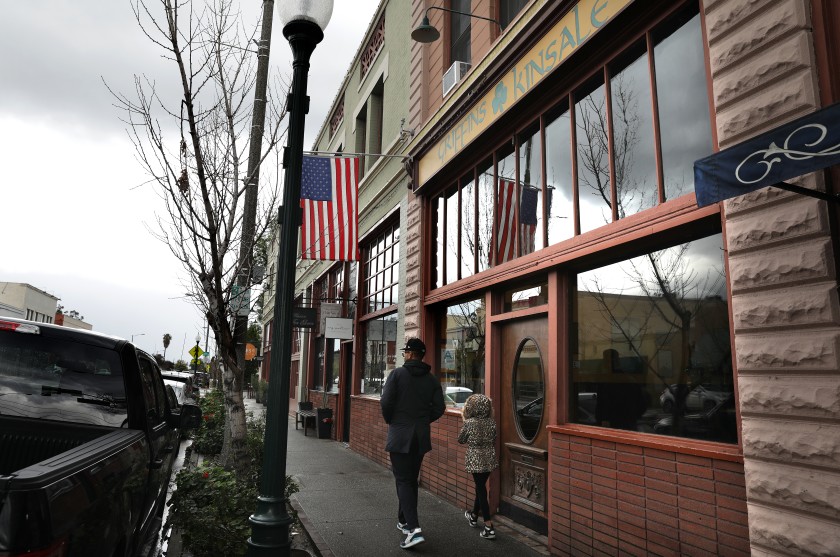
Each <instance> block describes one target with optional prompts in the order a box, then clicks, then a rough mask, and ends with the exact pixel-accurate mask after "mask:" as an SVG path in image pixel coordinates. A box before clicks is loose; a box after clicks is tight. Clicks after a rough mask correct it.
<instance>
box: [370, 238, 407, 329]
mask: <svg viewBox="0 0 840 557" xmlns="http://www.w3.org/2000/svg"><path fill="white" fill-rule="evenodd" d="M399 256H400V228H399V225H398V224H394V225H392V226H390V227H388V228H387V229H386V230H385V231H384V232H383V233H382V234H380V235H378V236H377V237H376V238H374V239H373V240H371V242H370V243H369V244H368V246H367V249H366V250H364V257H365V262H364V265H365V267H364V269H365V276H364V281H365V282H364V293H363V303H362V311H363V312H364V313H373V312H375V311H379V310H381V309H384V308H387V307H388V306H391V305H393V304H396V303H397V288H398V282H399V279H400V257H399Z"/></svg>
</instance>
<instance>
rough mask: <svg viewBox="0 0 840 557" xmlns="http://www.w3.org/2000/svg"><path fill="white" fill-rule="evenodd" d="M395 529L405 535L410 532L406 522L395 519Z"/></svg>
mask: <svg viewBox="0 0 840 557" xmlns="http://www.w3.org/2000/svg"><path fill="white" fill-rule="evenodd" d="M397 530H399V531H400V532H402V533H403V534H405V535H406V536H407V535H409V534H410V533H411V530H409V529H408V524H407V523H405V522H400V521H399V520H398V521H397Z"/></svg>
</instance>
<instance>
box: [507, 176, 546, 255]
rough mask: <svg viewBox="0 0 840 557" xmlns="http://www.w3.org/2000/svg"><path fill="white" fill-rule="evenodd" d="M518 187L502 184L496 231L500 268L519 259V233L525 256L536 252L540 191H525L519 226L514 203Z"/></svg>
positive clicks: (522, 197)
mask: <svg viewBox="0 0 840 557" xmlns="http://www.w3.org/2000/svg"><path fill="white" fill-rule="evenodd" d="M515 194H516V183H515V182H513V181H512V180H499V203H498V212H497V227H496V233H497V236H496V248H497V249H496V264H497V265H498V264H500V263H505V262H506V261H510V260H511V259H513V258H514V257H516V251H515V250H516V233H515V231H517V230H518V232H519V245H520V246H521V252H522V255H525V254H527V253H532V252H533V251H534V250H535V249H536V245H535V244H536V234H537V201H538V199H539V190H538V189H536V188H531V187H524V188H522V191H521V194H520V200H519V226H517V225H516V214H515V213H514V210H513V208H514V206H515V205H514V203H515V202H516V195H515Z"/></svg>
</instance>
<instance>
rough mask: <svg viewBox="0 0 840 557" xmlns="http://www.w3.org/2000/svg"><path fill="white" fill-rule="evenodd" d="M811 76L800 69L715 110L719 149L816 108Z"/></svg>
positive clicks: (812, 77) (814, 86)
mask: <svg viewBox="0 0 840 557" xmlns="http://www.w3.org/2000/svg"><path fill="white" fill-rule="evenodd" d="M816 101H817V95H816V83H815V81H814V76H813V75H812V74H810V73H808V72H802V73H799V74H797V75H793V76H790V77H789V78H788V79H785V80H783V81H778V82H776V83H773V84H772V85H771V86H769V87H766V88H764V89H763V90H761V92H760V93H756V94H754V95H753V96H752V97H750V101H749V102H736V103H734V104H731V105H729V106H728V107H726V108H724V109H722V110H720V111H718V113H717V123H718V139H719V143H720V147H721V149H724V148H726V147H729V146H730V145H733V144H735V143H740V142H741V141H744V140H745V139H748V138H750V137H753V136H756V135H759V134H761V133H763V132H765V131H769V130H772V129H774V128H776V127H778V126H779V125H781V124H783V123H785V122H788V121H790V120H794V119H796V118H798V117H800V116H803V115H805V114H808V113H811V112H813V111H814V110H815V109H816V106H817V105H816Z"/></svg>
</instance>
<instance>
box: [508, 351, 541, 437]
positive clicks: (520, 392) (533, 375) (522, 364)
mask: <svg viewBox="0 0 840 557" xmlns="http://www.w3.org/2000/svg"><path fill="white" fill-rule="evenodd" d="M544 402H545V378H544V375H543V367H542V357H541V356H540V349H539V347H538V346H537V343H536V342H534V339H531V338H528V339H525V340H524V341H523V342H522V344H520V346H519V351H518V352H517V354H516V362H515V363H514V368H513V403H514V408H515V411H516V427H517V429H518V430H519V435H520V436H521V437H522V440H523V441H525V442H526V443H530V442H531V441H533V440H534V438H535V437H536V436H537V434H538V433H539V428H540V422H542V416H543V409H544V408H545V404H544Z"/></svg>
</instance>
